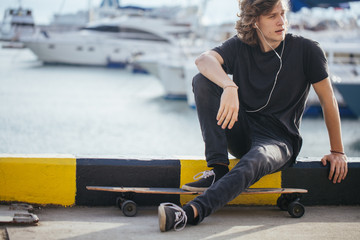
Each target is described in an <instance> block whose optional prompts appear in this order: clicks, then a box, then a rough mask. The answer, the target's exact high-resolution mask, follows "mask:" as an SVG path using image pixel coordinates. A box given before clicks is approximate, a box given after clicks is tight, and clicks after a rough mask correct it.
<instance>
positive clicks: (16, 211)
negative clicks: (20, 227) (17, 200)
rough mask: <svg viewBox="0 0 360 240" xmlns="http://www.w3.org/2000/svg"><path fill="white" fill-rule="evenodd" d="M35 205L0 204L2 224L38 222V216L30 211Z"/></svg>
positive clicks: (0, 220) (0, 221)
mask: <svg viewBox="0 0 360 240" xmlns="http://www.w3.org/2000/svg"><path fill="white" fill-rule="evenodd" d="M32 209H33V207H32V206H31V205H28V204H12V205H11V206H9V207H8V206H0V224H5V223H7V224H36V223H38V222H39V218H38V216H36V215H35V214H33V213H30V212H29V211H32Z"/></svg>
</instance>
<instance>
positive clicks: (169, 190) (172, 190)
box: [86, 186, 308, 195]
mask: <svg viewBox="0 0 360 240" xmlns="http://www.w3.org/2000/svg"><path fill="white" fill-rule="evenodd" d="M86 189H88V190H92V191H105V192H123V193H127V192H128V193H143V194H181V195H199V194H202V193H203V192H200V191H185V190H183V189H181V188H155V187H154V188H148V187H104V186H87V187H86ZM307 192H308V191H307V190H306V189H299V188H248V189H246V190H245V191H243V192H242V193H241V194H276V193H278V194H289V193H307Z"/></svg>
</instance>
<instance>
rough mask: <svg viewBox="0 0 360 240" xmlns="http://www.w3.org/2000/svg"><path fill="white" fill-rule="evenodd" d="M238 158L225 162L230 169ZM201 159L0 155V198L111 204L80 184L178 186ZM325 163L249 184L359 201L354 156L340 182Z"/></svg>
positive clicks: (148, 198) (300, 164)
mask: <svg viewBox="0 0 360 240" xmlns="http://www.w3.org/2000/svg"><path fill="white" fill-rule="evenodd" d="M238 161H239V160H236V159H233V160H231V161H230V162H231V164H230V168H232V167H233V166H234V165H235V164H236V163H237V162H238ZM206 169H207V167H206V161H205V160H204V159H193V158H181V159H180V158H179V159H178V158H176V159H156V158H154V159H139V158H83V157H80V158H79V157H75V156H73V155H14V154H0V202H27V203H32V204H44V205H46V204H52V205H61V206H72V205H86V206H106V205H114V203H115V200H116V198H117V197H118V196H119V194H118V193H112V192H97V191H88V190H87V189H86V186H89V185H96V186H124V187H174V188H178V187H181V186H182V185H183V184H185V183H187V182H190V181H193V179H192V178H193V176H194V175H195V174H197V173H198V172H201V171H204V170H206ZM328 172H329V167H328V166H326V167H324V166H322V164H321V163H320V159H317V158H307V159H304V158H303V159H298V161H297V163H296V164H295V165H294V166H292V167H290V168H288V169H287V170H285V171H282V172H278V173H274V174H271V175H268V176H265V177H263V178H262V179H261V180H260V181H258V182H257V183H255V184H254V185H253V186H252V187H257V188H280V187H290V188H305V189H308V191H309V193H308V194H304V195H303V198H302V203H304V204H305V205H338V204H342V205H358V204H360V193H359V191H357V189H359V187H360V158H351V159H350V160H349V173H348V176H347V178H346V179H345V180H344V181H343V182H342V183H341V184H333V183H332V182H331V181H329V180H328V178H327V175H328ZM193 197H194V196H178V195H146V194H137V195H135V196H134V200H135V201H136V202H137V203H138V204H139V205H157V204H159V203H161V202H174V203H178V204H185V203H186V202H188V201H189V200H191V199H192V198H193ZM278 197H279V195H278V194H265V195H240V196H239V197H237V198H236V199H235V200H233V201H232V202H230V204H236V205H275V204H276V200H277V198H278Z"/></svg>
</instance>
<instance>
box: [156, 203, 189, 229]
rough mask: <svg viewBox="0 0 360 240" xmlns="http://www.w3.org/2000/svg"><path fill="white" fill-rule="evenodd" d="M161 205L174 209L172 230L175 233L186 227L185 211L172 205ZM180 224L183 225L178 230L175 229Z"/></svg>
mask: <svg viewBox="0 0 360 240" xmlns="http://www.w3.org/2000/svg"><path fill="white" fill-rule="evenodd" d="M161 205H165V206H167V207H170V208H172V209H174V210H175V211H176V212H175V225H174V230H175V231H181V230H183V229H184V228H185V226H186V223H187V216H186V213H185V211H184V210H183V209H182V208H181V207H179V206H178V205H176V204H173V203H161ZM180 223H183V225H182V226H181V227H180V228H177V226H178V225H179V224H180Z"/></svg>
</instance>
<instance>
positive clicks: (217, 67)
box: [195, 50, 236, 88]
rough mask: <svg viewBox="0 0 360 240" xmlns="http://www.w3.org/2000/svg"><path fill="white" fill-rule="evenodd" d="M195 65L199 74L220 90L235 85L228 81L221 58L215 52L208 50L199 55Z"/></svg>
mask: <svg viewBox="0 0 360 240" xmlns="http://www.w3.org/2000/svg"><path fill="white" fill-rule="evenodd" d="M195 64H196V66H197V68H198V69H199V72H200V73H201V74H202V75H204V76H205V77H207V78H208V79H209V80H211V81H212V82H214V83H215V84H216V85H218V86H219V87H221V88H225V87H226V86H234V87H236V84H235V83H234V82H233V81H232V80H231V79H230V77H229V76H228V75H227V74H226V73H225V71H224V69H223V68H222V66H221V65H222V64H224V60H223V58H222V57H221V56H220V54H218V53H217V52H215V51H213V50H210V51H207V52H204V53H203V54H201V55H200V56H199V57H198V58H197V59H196V60H195Z"/></svg>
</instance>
